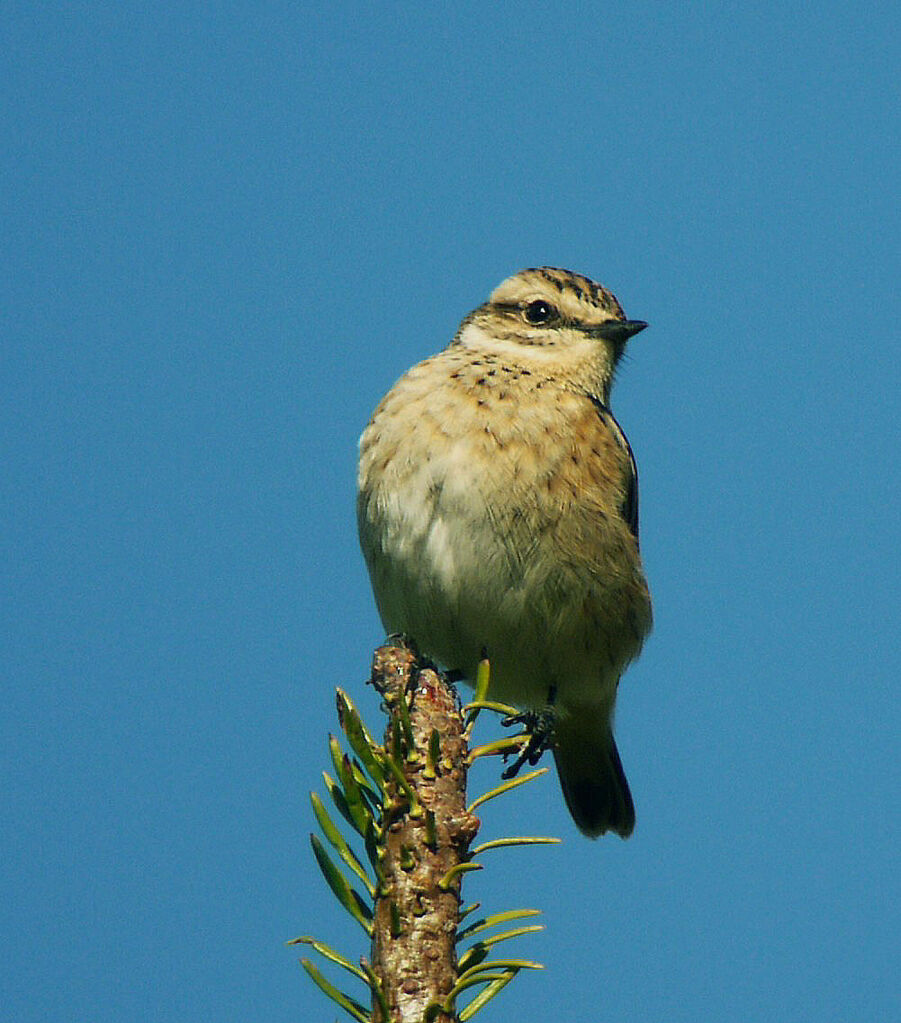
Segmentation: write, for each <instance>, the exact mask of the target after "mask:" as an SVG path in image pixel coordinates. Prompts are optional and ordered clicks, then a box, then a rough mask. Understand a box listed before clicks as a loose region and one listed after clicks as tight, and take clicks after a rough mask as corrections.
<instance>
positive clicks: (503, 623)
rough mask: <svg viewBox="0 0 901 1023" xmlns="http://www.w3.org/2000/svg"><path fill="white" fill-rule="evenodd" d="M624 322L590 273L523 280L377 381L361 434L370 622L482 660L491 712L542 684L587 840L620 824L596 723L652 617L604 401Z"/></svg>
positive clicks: (426, 645) (606, 750)
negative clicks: (373, 614) (380, 392)
mask: <svg viewBox="0 0 901 1023" xmlns="http://www.w3.org/2000/svg"><path fill="white" fill-rule="evenodd" d="M544 308H548V309H550V310H551V312H552V314H553V315H551V316H550V318H549V319H544V320H542V321H541V322H538V323H533V322H531V318H533V317H537V316H540V315H542V314H543V311H544ZM642 326H644V325H643V324H640V323H637V321H636V322H633V321H627V320H625V317H624V314H623V312H622V309H621V308H620V306H619V303H618V302H617V301H616V299H615V298H614V297H613V296H612V295H611V294H610V293H609V292H607V291H606V290H605V289H603V288H601V287H600V286H599V285H597V284H595V283H594V282H592V281H589V280H588V278H585V277H582V276H581V275H578V274H572V273H570V272H568V271H563V270H556V269H553V268H548V267H542V268H539V269H535V270H528V271H524V272H523V273H521V274H517V275H515V276H514V277H511V278H508V279H507V280H506V281H504V282H503V283H502V284H501V285H500V286H499V287H498V288H497V289H496V290H495V291H494V292H493V293H492V295H491V297H490V299H489V301H488V302H487V303H485V304H484V305H482V306H480V307H479V308H478V309H476V310H475V311H474V312H473V313H470V314H469V316H467V317H466V318H465V319H464V321H463V323H462V324H461V326H460V329H459V331H458V333H457V335H456V337H455V338H454V340H453V341H452V342H451V344H450V345H449V346H448V347H447V348H445V349H444V351H442V352H440V353H439V354H438V355H434V356H432V357H431V358H429V359H426V360H425V361H424V362H421V363H419V364H418V365H417V366H414V367H413V368H412V369H411V370H410V371H409V372H408V373H406V374H405V375H404V376H403V377H402V378H401V379H400V380H399V381H398V383H397V384H395V386H394V387H393V388H392V389H391V391H390V392H389V393H388V395H387V396H386V397H385V398H384V399H383V400H382V402H381V403H380V404H379V406H378V408H377V409H376V410H375V413H374V414H373V417H372V419H371V421H370V423H369V425H368V426H367V427H366V429H365V431H364V432H363V436H362V438H361V440H360V468H359V499H358V517H359V528H360V540H361V545H362V548H363V553H364V555H365V558H366V562H367V565H368V567H369V572H370V576H371V579H372V585H373V590H374V593H375V598H376V603H377V605H378V609H379V613H380V615H381V617H382V621H383V623H384V625H385V628H386V629H387V630H388V631H389V632H404V633H406V634H407V635H409V636H411V637H413V638H414V639H415V640H416V641H417V643H418V644H419V646H420V648H421V649H422V650H423V651H424V652H425V653H428V654H429V655H431V656H432V657H434V658H435V659H436V660H437V661H439V662H440V663H442V664H444V665H445V666H446V667H448V668H452V669H458V670H459V671H461V672H462V673H463V675H464V676H466V677H467V678H470V679H471V678H473V677H474V673H475V668H476V665H477V663H478V660H479V658H480V656H481V651H482V650H483V649H487V651H488V656H489V658H490V660H491V693H492V696H494V697H495V698H496V699H500V700H504V701H507V702H510V703H513V704H515V705H517V706H520V707H523V708H541V707H544V706H545V704H546V703H547V701H548V694H549V692H551V691H552V690H555V691H556V700H555V704H554V706H555V711H556V716H557V721H556V734H557V742H556V747H557V748H556V750H555V756H556V759H557V765H558V769H559V771H560V776H561V783H562V785H563V790H564V794H565V795H566V798H567V802H568V805H569V807H570V810H571V812H572V813H573V816H574V818H575V819H576V822H577V824H578V825H579V827H580V828H582V830H583V831H585V832H586V833H588V834H599V833H602V832H603V831H605V830H608V829H612V830H615V831H618V832H619V833H620V834H623V835H627V834H629V833H630V832H631V830H632V826H633V824H634V810H633V808H632V801H631V796H630V795H629V790H628V785H627V784H626V781H625V777H624V775H623V774H622V768H621V766H620V764H619V757H618V754H617V753H616V747H615V744H614V743H613V738H612V733H611V724H610V723H611V718H612V713H613V704H614V700H615V697H616V690H617V685H618V682H619V677H620V675H621V674H622V672H623V670H624V669H625V667H626V665H627V664H628V663H629V662H630V661H631V660H632V659H633V658H634V657H635V656H636V655H637V654H638V652H639V651H640V649H641V645H642V642H643V640H644V637H645V635H646V634H647V632H648V631H649V629H650V625H651V606H650V596H649V593H648V588H647V584H646V582H645V579H644V575H643V573H642V568H641V562H640V558H639V554H638V535H637V480H636V477H635V469H634V459H633V458H632V453H631V450H630V449H629V445H628V442H627V441H626V439H625V436H624V435H623V433H622V431H621V430H620V428H619V425H618V424H617V423H616V421H615V420H614V419H613V416H612V413H611V412H610V410H609V393H610V387H611V384H612V379H613V373H614V370H615V367H616V363H617V361H618V359H619V357H620V355H621V354H622V348H623V346H624V344H625V340H626V338H627V337H628V336H629V335H630V334H632V333H636V332H637V331H638V330H639V329H641V327H642Z"/></svg>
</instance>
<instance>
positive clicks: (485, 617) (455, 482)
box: [360, 450, 650, 706]
mask: <svg viewBox="0 0 901 1023" xmlns="http://www.w3.org/2000/svg"><path fill="white" fill-rule="evenodd" d="M453 461H454V464H453V465H450V466H443V467H441V466H438V467H436V465H435V464H434V461H433V462H430V463H425V462H420V463H416V464H412V465H410V466H409V468H408V471H407V472H406V474H405V477H404V478H403V479H398V478H396V477H395V479H394V480H393V481H392V485H391V487H390V488H389V489H388V490H386V491H385V492H384V493H378V492H377V491H373V492H365V491H364V493H363V495H362V496H361V507H360V514H361V535H362V537H363V545H364V550H365V552H366V556H367V561H368V563H369V568H370V573H371V576H372V582H373V589H374V592H375V594H376V600H377V603H378V607H379V612H380V614H381V617H382V621H383V623H384V625H385V627H386V629H387V630H388V631H389V632H404V633H406V634H407V635H409V636H411V637H412V638H413V639H414V640H415V641H416V642H417V643H418V645H419V647H420V649H421V650H422V651H423V652H424V653H426V654H428V655H430V656H432V657H433V658H434V659H435V660H437V661H438V662H440V663H441V664H443V665H444V666H445V667H448V668H453V669H458V670H459V671H461V672H462V673H463V674H464V676H466V677H467V678H472V677H473V676H474V673H475V668H476V665H477V664H478V661H479V659H480V658H481V656H482V655H483V651H486V652H487V654H488V657H489V659H490V662H491V678H492V685H491V693H492V695H493V696H494V697H495V698H496V699H500V700H503V701H505V702H510V703H514V704H516V705H518V706H540V705H542V704H543V703H545V702H546V700H547V696H548V691H549V689H550V687H551V686H556V688H557V690H558V693H559V695H560V697H561V699H562V700H564V701H565V700H567V699H569V700H576V701H579V700H581V699H582V698H583V695H584V698H585V699H586V700H587V701H588V702H608V700H609V702H611V703H612V698H613V695H612V694H613V690H615V685H616V680H617V679H618V678H619V675H620V673H621V671H622V670H623V668H624V667H625V665H626V664H627V663H628V662H629V661H630V660H631V659H632V658H633V657H634V656H635V655H636V654H637V653H638V651H639V649H640V647H641V642H642V639H643V637H644V634H645V632H646V631H647V627H648V625H649V619H650V607H649V602H648V596H647V588H646V586H645V584H644V580H643V577H641V575H640V573H638V574H637V575H636V574H635V573H634V572H626V573H622V572H620V571H616V570H614V568H613V566H615V565H616V564H618V563H619V561H621V560H622V559H621V558H618V556H617V555H618V552H619V548H620V547H622V545H623V544H625V543H628V542H630V541H629V538H628V537H627V536H626V530H625V529H624V527H622V526H621V525H619V524H618V523H617V522H612V521H609V520H608V519H605V518H604V517H602V516H597V517H596V519H595V521H594V522H589V524H588V526H589V528H588V531H587V532H586V527H585V525H584V524H582V523H581V522H579V523H576V522H575V521H574V520H575V519H579V518H584V515H583V514H582V512H581V511H580V510H579V509H576V508H569V509H568V508H567V507H566V506H565V505H561V504H559V503H553V502H551V503H548V500H547V495H546V494H542V493H541V492H540V490H539V489H538V488H537V486H536V481H535V480H533V479H528V478H527V477H524V476H523V474H520V477H519V478H517V476H516V475H515V474H511V473H509V472H508V473H506V474H495V475H492V474H491V473H488V474H486V473H484V472H476V471H474V469H473V461H472V460H471V459H470V458H469V457H468V455H467V453H466V452H465V450H458V451H457V452H456V455H455V456H454V459H453ZM436 468H437V469H439V470H443V471H440V472H438V473H436ZM574 530H575V532H576V533H577V534H578V535H579V537H580V542H581V543H582V544H584V545H587V546H588V547H590V555H591V556H590V557H583V556H581V553H580V551H579V550H578V549H577V546H576V547H574V546H573V544H572V543H570V537H571V536H572V534H573V531H574ZM633 560H634V559H633ZM605 563H609V565H610V566H611V568H610V571H606V572H605V571H604V565H605ZM601 690H603V691H601ZM583 691H584V693H583Z"/></svg>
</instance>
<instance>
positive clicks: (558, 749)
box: [554, 711, 635, 838]
mask: <svg viewBox="0 0 901 1023" xmlns="http://www.w3.org/2000/svg"><path fill="white" fill-rule="evenodd" d="M554 759H555V760H556V762H557V773H558V775H559V776H560V787H561V788H562V789H563V796H564V798H565V799H566V805H567V807H568V808H569V812H570V813H571V814H572V818H573V820H574V821H575V822H576V825H577V827H578V828H579V830H580V831H581V832H582V833H583V834H585V835H589V836H590V837H592V838H597V836H598V835H603V834H604V832H605V831H615V832H616V833H617V834H618V835H621V836H622V837H623V838H628V837H629V835H631V834H632V831H633V829H634V828H635V804H634V803H633V802H632V793H631V792H630V791H629V783H628V782H627V781H626V775H625V773H624V772H623V765H622V761H621V760H620V759H619V751H618V750H617V748H616V743H615V742H614V739H613V732H612V731H611V728H610V723H609V721H608V720H607V717H606V715H604V717H603V719H602V720H600V721H599V720H598V715H597V713H596V712H592V711H589V712H588V713H587V714H585V715H581V714H574V715H567V717H566V718H564V719H563V720H561V721H559V723H558V727H557V738H556V746H555V749H554Z"/></svg>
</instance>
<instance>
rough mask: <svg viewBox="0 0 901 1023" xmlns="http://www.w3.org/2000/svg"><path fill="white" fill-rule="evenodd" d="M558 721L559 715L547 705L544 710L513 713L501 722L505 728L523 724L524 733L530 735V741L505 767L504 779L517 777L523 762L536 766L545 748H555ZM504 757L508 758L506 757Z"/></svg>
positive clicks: (502, 775)
mask: <svg viewBox="0 0 901 1023" xmlns="http://www.w3.org/2000/svg"><path fill="white" fill-rule="evenodd" d="M556 721H557V716H556V714H555V713H554V710H553V708H552V707H545V708H544V710H527V711H524V712H523V713H522V714H512V715H511V716H510V717H508V718H504V720H503V721H502V722H501V724H502V725H503V726H504V727H505V728H510V727H512V726H513V725H522V726H523V729H524V732H523V734H524V735H528V737H529V741H528V742H527V743H526V744H525V745H524V746H523V748H522V751H521V752H520V754H519V756H518V757H517V758H516V760H514V761H513V763H512V764H511V765H510V766H509V767H505V768H504V770H503V772H502V774H501V777H502V778H503V779H505V780H506V779H508V778H515V777H516V775H517V774H519V772H520V769H521V768H522V766H523V764H528V765H529V766H530V767H534V766H535V764H537V763H538V761H539V760H540V759H541V755H542V754H543V753H544V752H545V750H549V749H553V748H554V726H555V724H556ZM504 759H505V760H506V757H505V758H504Z"/></svg>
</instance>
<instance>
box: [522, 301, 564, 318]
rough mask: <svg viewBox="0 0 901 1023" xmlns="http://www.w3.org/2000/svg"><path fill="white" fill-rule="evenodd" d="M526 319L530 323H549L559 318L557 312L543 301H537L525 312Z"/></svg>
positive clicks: (530, 304)
mask: <svg viewBox="0 0 901 1023" xmlns="http://www.w3.org/2000/svg"><path fill="white" fill-rule="evenodd" d="M524 315H525V318H526V319H527V320H528V321H529V323H535V324H537V323H548V322H549V321H550V320H554V319H556V318H557V310H556V309H555V308H554V307H553V306H552V305H551V304H550V302H545V301H544V300H543V299H540V298H539V299H536V300H535V301H534V302H530V303H529V304H528V305H527V306H526V308H525V310H524Z"/></svg>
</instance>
